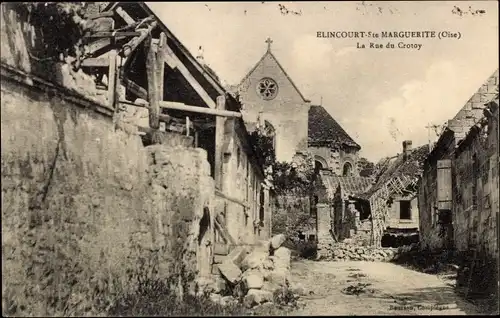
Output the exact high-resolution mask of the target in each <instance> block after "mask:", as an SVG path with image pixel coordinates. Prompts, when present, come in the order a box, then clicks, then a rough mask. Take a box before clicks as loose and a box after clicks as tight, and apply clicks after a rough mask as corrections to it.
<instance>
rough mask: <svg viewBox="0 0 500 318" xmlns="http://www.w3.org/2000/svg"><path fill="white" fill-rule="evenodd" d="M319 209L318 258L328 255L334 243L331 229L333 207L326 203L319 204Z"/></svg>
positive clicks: (317, 206)
mask: <svg viewBox="0 0 500 318" xmlns="http://www.w3.org/2000/svg"><path fill="white" fill-rule="evenodd" d="M316 208H317V228H318V256H319V257H322V255H327V254H328V246H329V245H330V244H331V243H332V242H333V241H334V239H333V236H332V229H331V224H332V222H331V220H332V215H333V207H332V206H331V205H329V204H326V203H319V204H317V205H316Z"/></svg>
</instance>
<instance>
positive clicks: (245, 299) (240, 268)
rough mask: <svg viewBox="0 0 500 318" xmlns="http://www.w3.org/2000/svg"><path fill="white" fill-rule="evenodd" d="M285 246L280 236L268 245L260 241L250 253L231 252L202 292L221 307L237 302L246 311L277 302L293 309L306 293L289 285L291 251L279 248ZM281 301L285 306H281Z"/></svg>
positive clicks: (299, 287)
mask: <svg viewBox="0 0 500 318" xmlns="http://www.w3.org/2000/svg"><path fill="white" fill-rule="evenodd" d="M284 242H285V236H284V235H282V234H280V235H276V236H274V237H273V238H272V239H271V240H270V241H260V242H259V244H258V245H256V246H254V247H253V249H252V250H250V248H247V247H239V249H240V252H235V253H233V252H232V253H231V254H230V255H229V256H228V258H227V259H226V260H225V261H223V262H222V264H218V265H215V266H218V269H219V272H220V276H219V277H217V278H216V279H215V281H214V282H212V283H211V284H208V285H206V287H204V290H205V291H207V290H208V291H210V292H211V295H210V298H211V299H212V300H213V301H215V302H218V303H221V304H223V305H229V304H231V303H233V302H236V301H239V302H241V303H243V304H244V305H245V306H246V307H248V308H252V307H256V306H266V305H267V306H268V305H270V304H272V303H273V302H276V301H279V302H280V305H293V304H292V303H296V301H297V299H298V298H299V297H300V296H302V295H305V294H306V291H305V289H304V288H303V287H302V286H301V285H300V284H293V283H292V281H291V277H290V260H291V251H290V250H289V249H288V248H286V247H284V246H282V244H283V243H284ZM283 295H286V296H287V297H283ZM280 296H282V297H280ZM283 299H286V301H285V302H287V304H283Z"/></svg>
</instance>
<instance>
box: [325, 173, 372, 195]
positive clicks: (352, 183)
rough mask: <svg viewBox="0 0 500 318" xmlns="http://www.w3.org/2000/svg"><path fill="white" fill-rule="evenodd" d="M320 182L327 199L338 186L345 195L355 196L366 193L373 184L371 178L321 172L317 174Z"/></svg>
mask: <svg viewBox="0 0 500 318" xmlns="http://www.w3.org/2000/svg"><path fill="white" fill-rule="evenodd" d="M319 175H320V178H321V182H322V183H323V185H324V187H325V188H326V190H327V194H328V197H330V198H332V197H333V195H334V194H335V192H336V191H337V188H338V187H339V186H340V187H341V188H342V191H344V193H345V194H346V195H356V194H360V193H363V192H364V191H366V190H367V189H368V188H369V187H370V186H371V185H372V182H373V179H372V178H368V177H355V176H345V177H344V176H339V175H336V174H335V173H333V172H331V171H328V170H322V171H320V173H319Z"/></svg>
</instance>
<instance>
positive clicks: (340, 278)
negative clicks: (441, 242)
mask: <svg viewBox="0 0 500 318" xmlns="http://www.w3.org/2000/svg"><path fill="white" fill-rule="evenodd" d="M292 275H293V280H294V281H296V282H298V283H301V284H302V285H303V286H304V287H305V288H306V290H309V291H313V294H310V295H308V296H304V297H303V298H302V301H303V302H304V303H305V306H304V307H303V308H301V309H299V310H297V311H296V312H294V314H297V315H471V314H477V313H478V311H477V309H476V308H475V307H474V306H473V305H472V304H470V303H467V302H465V301H463V300H461V299H460V298H459V297H458V296H457V295H456V294H454V292H453V290H452V287H451V286H450V285H449V284H448V283H449V282H446V281H445V280H443V279H441V278H440V277H438V276H436V275H430V274H424V273H420V272H416V271H412V270H409V269H407V268H404V267H401V266H398V265H395V264H391V263H382V262H361V261H360V262H354V261H353V262H314V261H297V262H294V263H292ZM349 286H352V287H349ZM345 288H348V291H347V294H346V293H344V292H343V290H345ZM356 292H358V293H357V295H356Z"/></svg>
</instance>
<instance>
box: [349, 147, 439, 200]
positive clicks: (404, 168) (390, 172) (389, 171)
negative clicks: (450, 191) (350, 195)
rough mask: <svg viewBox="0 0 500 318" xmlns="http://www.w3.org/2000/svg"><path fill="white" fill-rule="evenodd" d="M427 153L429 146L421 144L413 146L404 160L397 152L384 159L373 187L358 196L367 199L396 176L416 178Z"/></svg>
mask: <svg viewBox="0 0 500 318" xmlns="http://www.w3.org/2000/svg"><path fill="white" fill-rule="evenodd" d="M428 154H429V146H428V145H423V146H420V147H417V148H414V149H413V150H412V151H411V152H410V154H409V157H408V158H407V159H406V160H404V158H403V154H399V155H398V156H396V157H393V158H390V159H389V160H387V159H385V160H386V161H385V167H383V168H382V169H381V171H380V173H379V175H378V176H376V182H375V184H374V185H373V187H371V188H370V189H369V190H368V191H366V192H365V193H363V194H361V195H359V196H358V197H359V198H362V199H366V200H368V199H369V198H370V197H371V196H372V195H373V194H375V193H376V192H377V191H378V190H379V189H380V188H382V187H383V186H384V185H385V184H387V182H389V181H390V180H391V179H395V178H397V177H403V176H405V177H408V178H417V177H418V176H419V175H420V173H421V171H422V165H423V162H424V160H425V158H427V155H428Z"/></svg>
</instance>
